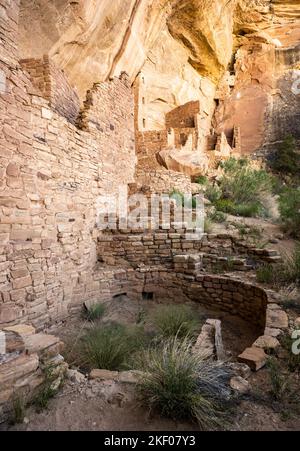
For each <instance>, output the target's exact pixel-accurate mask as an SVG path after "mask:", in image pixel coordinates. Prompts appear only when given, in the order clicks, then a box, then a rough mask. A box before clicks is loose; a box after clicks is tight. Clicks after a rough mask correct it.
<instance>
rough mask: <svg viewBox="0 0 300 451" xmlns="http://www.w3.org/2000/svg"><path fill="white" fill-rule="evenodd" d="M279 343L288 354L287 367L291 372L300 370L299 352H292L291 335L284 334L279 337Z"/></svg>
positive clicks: (292, 342)
mask: <svg viewBox="0 0 300 451" xmlns="http://www.w3.org/2000/svg"><path fill="white" fill-rule="evenodd" d="M281 344H282V346H283V348H284V349H285V350H286V351H287V354H288V362H287V364H288V369H289V370H290V371H291V372H292V373H295V372H300V354H294V353H293V351H292V349H293V344H294V340H293V339H292V335H288V334H287V335H284V336H283V337H282V338H281Z"/></svg>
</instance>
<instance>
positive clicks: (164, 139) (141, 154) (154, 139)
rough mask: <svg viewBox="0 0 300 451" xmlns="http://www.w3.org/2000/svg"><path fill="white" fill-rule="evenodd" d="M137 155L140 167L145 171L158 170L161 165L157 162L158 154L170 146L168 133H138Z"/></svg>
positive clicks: (136, 142)
mask: <svg viewBox="0 0 300 451" xmlns="http://www.w3.org/2000/svg"><path fill="white" fill-rule="evenodd" d="M135 145H136V153H137V158H138V167H140V168H144V169H157V168H159V167H161V165H160V164H159V163H158V161H157V158H156V156H157V154H158V153H159V152H160V151H161V150H163V149H166V148H167V146H168V132H167V131H166V130H164V131H147V132H136V141H135Z"/></svg>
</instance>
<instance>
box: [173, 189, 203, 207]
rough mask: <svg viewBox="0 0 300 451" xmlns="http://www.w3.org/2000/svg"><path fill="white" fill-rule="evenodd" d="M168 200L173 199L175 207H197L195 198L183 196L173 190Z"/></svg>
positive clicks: (188, 195) (187, 195)
mask: <svg viewBox="0 0 300 451" xmlns="http://www.w3.org/2000/svg"><path fill="white" fill-rule="evenodd" d="M170 198H171V199H174V200H175V202H176V205H177V206H179V207H180V206H182V207H186V208H196V207H197V199H196V197H195V196H192V195H190V194H186V195H184V194H183V193H182V192H181V191H179V190H177V189H175V188H174V189H173V191H171V193H170Z"/></svg>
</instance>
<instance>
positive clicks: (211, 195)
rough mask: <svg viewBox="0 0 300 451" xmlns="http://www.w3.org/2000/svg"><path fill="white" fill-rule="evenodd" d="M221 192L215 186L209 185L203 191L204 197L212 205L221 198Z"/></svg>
mask: <svg viewBox="0 0 300 451" xmlns="http://www.w3.org/2000/svg"><path fill="white" fill-rule="evenodd" d="M221 195H222V193H221V191H220V188H219V187H218V186H217V185H211V184H209V185H208V186H207V188H206V191H205V197H206V198H207V199H208V200H209V201H210V202H211V203H212V204H214V205H215V204H216V202H217V201H218V200H219V199H220V198H221Z"/></svg>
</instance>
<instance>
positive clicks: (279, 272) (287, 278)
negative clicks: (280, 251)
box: [256, 245, 300, 285]
mask: <svg viewBox="0 0 300 451" xmlns="http://www.w3.org/2000/svg"><path fill="white" fill-rule="evenodd" d="M256 276H257V280H258V282H261V283H273V284H275V285H290V284H292V283H294V284H296V285H299V284H300V245H298V246H297V247H296V249H295V251H294V252H293V254H292V255H290V256H289V255H286V256H285V259H284V262H283V263H282V264H278V265H270V264H269V265H268V264H266V265H263V266H261V267H260V268H258V269H257V271H256Z"/></svg>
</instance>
